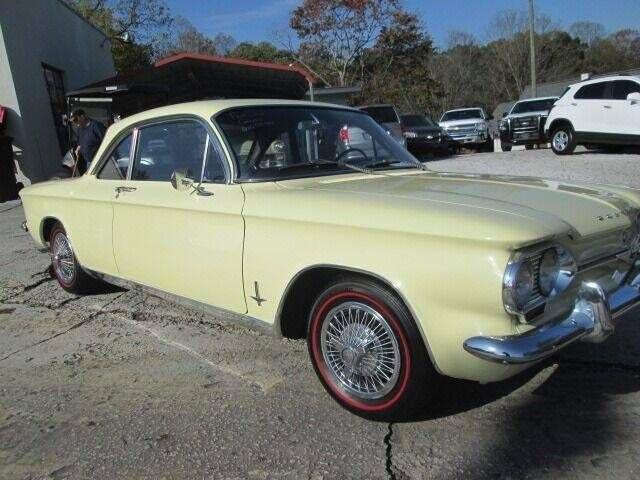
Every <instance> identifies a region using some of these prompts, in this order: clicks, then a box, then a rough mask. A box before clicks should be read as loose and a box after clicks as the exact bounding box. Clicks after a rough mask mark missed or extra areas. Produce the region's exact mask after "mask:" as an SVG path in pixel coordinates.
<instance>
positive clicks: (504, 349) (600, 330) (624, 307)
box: [463, 262, 640, 365]
mask: <svg viewBox="0 0 640 480" xmlns="http://www.w3.org/2000/svg"><path fill="white" fill-rule="evenodd" d="M638 306H640V269H639V268H638V262H636V263H635V265H634V267H633V268H632V269H631V271H630V272H629V273H628V274H627V277H626V280H625V281H624V282H623V283H622V284H621V285H620V286H619V287H618V288H617V289H615V290H614V291H612V292H610V293H605V291H604V290H603V288H602V287H601V286H600V285H599V284H598V283H597V282H583V283H582V285H581V287H580V290H579V291H578V294H577V296H576V299H575V303H574V306H573V310H572V311H571V313H570V314H569V315H568V316H566V317H564V318H560V319H559V320H555V321H550V322H548V323H545V324H543V325H540V326H538V327H535V328H533V329H531V330H529V331H527V332H525V333H522V334H517V335H507V336H479V337H471V338H468V339H467V340H466V341H465V342H464V345H463V346H464V349H465V350H466V351H467V352H469V353H471V354H472V355H475V356H476V357H479V358H481V359H483V360H489V361H492V362H498V363H502V364H506V365H518V364H525V363H530V362H537V361H540V360H543V359H545V358H546V357H548V356H550V355H552V354H554V353H556V352H557V351H558V350H560V349H562V348H564V347H566V346H567V345H569V344H570V343H573V342H575V341H576V340H583V341H589V342H596V343H597V342H601V341H603V340H604V339H606V338H607V337H608V336H609V335H610V334H611V333H612V332H613V329H614V325H615V321H616V320H617V319H618V318H619V317H620V316H622V315H623V314H625V313H628V312H630V311H632V310H634V309H636V308H637V307H638Z"/></svg>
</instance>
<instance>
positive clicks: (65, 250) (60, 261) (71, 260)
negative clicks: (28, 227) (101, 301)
mask: <svg viewBox="0 0 640 480" xmlns="http://www.w3.org/2000/svg"><path fill="white" fill-rule="evenodd" d="M49 247H50V249H51V266H52V270H53V275H54V276H55V278H56V280H58V283H59V284H60V286H61V287H62V288H64V289H65V290H66V291H67V292H70V293H76V294H79V293H91V292H93V291H95V290H96V289H97V287H98V286H99V285H100V282H99V281H98V280H96V279H94V278H93V277H90V276H89V275H88V274H87V273H86V272H85V271H84V270H83V269H82V267H81V266H80V264H79V263H78V259H77V258H76V255H75V253H74V252H73V249H72V247H71V242H70V241H69V237H68V236H67V232H66V231H65V229H64V227H63V226H62V224H61V223H56V224H55V225H54V226H53V228H52V229H51V235H50V236H49Z"/></svg>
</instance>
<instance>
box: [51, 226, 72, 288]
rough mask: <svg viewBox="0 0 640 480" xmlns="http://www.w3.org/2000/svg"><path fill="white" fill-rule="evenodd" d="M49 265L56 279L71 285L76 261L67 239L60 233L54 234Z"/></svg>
mask: <svg viewBox="0 0 640 480" xmlns="http://www.w3.org/2000/svg"><path fill="white" fill-rule="evenodd" d="M51 264H52V265H53V269H54V271H55V272H56V275H57V277H58V278H59V279H60V280H62V282H64V283H71V282H72V281H73V276H74V275H75V270H76V261H75V258H74V256H73V250H71V245H70V244H69V239H68V238H67V236H66V235H65V234H64V233H62V232H58V233H56V236H55V237H54V238H53V246H52V248H51Z"/></svg>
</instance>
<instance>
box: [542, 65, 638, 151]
mask: <svg viewBox="0 0 640 480" xmlns="http://www.w3.org/2000/svg"><path fill="white" fill-rule="evenodd" d="M545 134H547V136H548V137H549V138H550V139H551V148H552V149H553V151H554V152H555V153H557V154H558V155H567V154H570V153H573V151H574V150H575V148H576V146H577V145H586V146H588V147H592V148H599V147H600V148H615V147H619V146H623V145H638V146H640V77H639V76H610V77H601V78H596V79H592V80H588V81H584V82H580V83H576V84H575V85H571V86H570V87H569V88H567V90H566V91H565V93H564V94H563V95H562V96H561V97H560V99H559V100H558V101H557V102H556V103H555V105H554V107H553V108H552V109H551V111H550V112H549V118H548V119H547V125H546V126H545Z"/></svg>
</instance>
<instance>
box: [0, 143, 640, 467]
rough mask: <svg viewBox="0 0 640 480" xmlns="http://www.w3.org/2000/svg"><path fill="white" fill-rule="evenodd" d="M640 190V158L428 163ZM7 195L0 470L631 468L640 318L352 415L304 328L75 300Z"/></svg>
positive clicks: (0, 248)
mask: <svg viewBox="0 0 640 480" xmlns="http://www.w3.org/2000/svg"><path fill="white" fill-rule="evenodd" d="M429 166H430V167H432V168H434V169H438V170H456V171H465V170H472V171H475V172H486V173H509V174H538V175H543V176H548V177H552V176H559V177H562V178H567V179H572V180H587V181H599V182H607V181H609V182H612V183H619V184H626V185H635V186H637V187H640V177H639V176H638V175H637V173H638V169H639V168H640V156H638V155H618V156H616V155H594V154H582V155H575V156H572V157H567V158H563V159H561V158H558V157H555V156H554V155H553V154H552V153H551V152H549V151H529V152H511V153H509V154H506V153H505V154H479V155H465V156H462V157H455V158H452V159H449V160H445V161H439V162H431V163H430V164H429ZM22 218H23V213H22V208H21V207H20V206H19V205H17V204H0V301H1V304H0V478H1V479H5V478H6V479H16V478H17V479H22V478H24V479H36V478H38V479H40V478H42V479H63V478H73V479H75V478H82V479H94V478H100V479H112V478H113V479H115V478H154V479H155V478H205V479H209V478H212V479H213V478H215V479H218V478H221V479H223V478H224V479H232V478H238V479H240V478H242V479H244V478H249V479H305V478H310V479H320V478H325V479H341V478H345V479H350V478H354V479H382V478H396V479H405V478H406V479H419V478H438V479H440V478H442V479H458V478H471V479H484V478H504V479H507V478H510V479H519V478H548V479H557V478H594V479H595V478H615V477H617V478H624V479H627V478H632V477H634V476H635V477H636V478H637V475H638V472H639V471H640V447H639V445H640V324H638V323H636V322H634V321H635V320H638V319H637V318H629V319H627V320H628V321H627V322H626V323H624V324H623V325H622V326H621V327H620V328H619V329H618V331H617V335H616V336H615V337H612V338H610V339H609V340H607V342H606V343H605V344H603V345H599V346H593V345H586V344H584V345H582V344H581V345H577V346H575V347H573V348H571V349H570V350H567V351H566V352H565V353H563V355H562V356H561V357H560V358H557V359H555V360H554V362H550V363H549V364H547V365H545V366H543V367H541V368H540V369H538V370H537V371H535V372H530V373H529V374H527V375H525V376H523V377H521V378H518V379H515V380H514V381H510V382H507V383H504V384H499V385H492V386H484V387H483V386H478V385H473V384H469V383H466V382H451V384H450V385H449V386H448V387H447V388H446V389H445V390H444V391H443V392H442V398H443V401H442V402H441V404H439V405H434V406H432V407H431V408H429V409H425V411H424V412H423V414H421V415H420V417H418V418H415V419H414V421H411V422H405V423H395V424H387V423H376V422H370V421H366V420H363V419H360V418H358V417H356V416H354V415H351V414H349V413H347V412H345V411H344V410H342V409H341V408H340V407H338V406H337V405H336V404H335V402H333V401H332V400H331V399H330V398H329V396H328V395H327V394H325V393H324V391H323V389H322V388H321V386H320V384H319V383H318V382H317V381H316V379H315V376H314V373H313V370H312V368H311V366H310V364H309V362H308V358H307V352H306V346H305V344H304V342H302V341H288V340H275V339H272V338H268V337H265V336H261V335H258V334H256V333H253V332H251V331H248V330H244V329H242V328H239V327H236V326H233V325H229V324H226V323H224V322H222V321H219V320H217V319H215V318H212V317H209V316H205V315H202V314H201V313H199V312H195V311H191V310H186V309H183V308H180V307H177V306H174V305H172V304H169V303H167V302H165V301H163V300H160V299H157V298H155V297H151V296H148V295H145V294H142V293H140V292H136V291H120V290H113V291H111V292H107V293H105V294H102V295H94V296H87V297H76V296H73V295H69V294H66V293H64V292H63V291H62V290H61V289H60V288H58V286H57V284H56V283H55V282H54V281H53V280H52V279H51V278H50V277H49V275H48V273H47V266H48V256H47V255H46V254H42V253H38V252H36V250H35V249H34V248H33V244H32V243H31V241H30V240H29V238H28V236H27V235H26V234H24V233H23V232H22V231H21V230H20V229H19V227H18V225H19V223H20V221H21V220H22Z"/></svg>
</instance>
